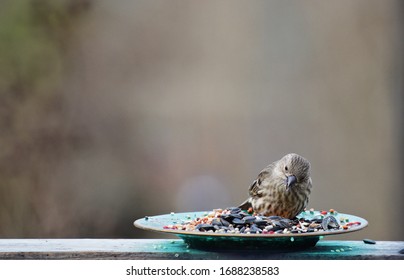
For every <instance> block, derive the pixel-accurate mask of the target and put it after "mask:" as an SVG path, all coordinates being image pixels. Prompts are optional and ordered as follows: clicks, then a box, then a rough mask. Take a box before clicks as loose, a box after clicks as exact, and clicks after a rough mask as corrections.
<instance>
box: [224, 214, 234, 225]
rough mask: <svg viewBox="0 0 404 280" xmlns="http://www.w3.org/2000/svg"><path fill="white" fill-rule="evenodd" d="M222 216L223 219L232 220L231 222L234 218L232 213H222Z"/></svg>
mask: <svg viewBox="0 0 404 280" xmlns="http://www.w3.org/2000/svg"><path fill="white" fill-rule="evenodd" d="M221 218H222V219H223V220H226V221H227V222H230V223H231V221H232V220H233V219H234V218H233V217H232V216H230V214H229V215H222V216H221Z"/></svg>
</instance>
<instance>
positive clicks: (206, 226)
mask: <svg viewBox="0 0 404 280" xmlns="http://www.w3.org/2000/svg"><path fill="white" fill-rule="evenodd" d="M196 229H197V230H199V231H208V230H214V229H215V228H214V227H213V226H212V225H209V224H199V225H197V226H196Z"/></svg>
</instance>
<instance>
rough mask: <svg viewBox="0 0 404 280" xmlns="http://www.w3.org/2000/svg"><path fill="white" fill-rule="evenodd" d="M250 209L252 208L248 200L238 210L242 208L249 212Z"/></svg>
mask: <svg viewBox="0 0 404 280" xmlns="http://www.w3.org/2000/svg"><path fill="white" fill-rule="evenodd" d="M250 207H252V204H251V202H250V199H247V200H246V201H244V202H243V203H241V204H240V205H239V206H238V208H240V209H241V210H248V209H249V208H250Z"/></svg>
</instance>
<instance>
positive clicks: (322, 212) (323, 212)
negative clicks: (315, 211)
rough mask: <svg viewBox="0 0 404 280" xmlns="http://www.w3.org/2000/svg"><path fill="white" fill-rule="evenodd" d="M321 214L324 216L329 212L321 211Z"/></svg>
mask: <svg viewBox="0 0 404 280" xmlns="http://www.w3.org/2000/svg"><path fill="white" fill-rule="evenodd" d="M320 213H321V214H322V215H327V213H328V212H327V211H321V212H320Z"/></svg>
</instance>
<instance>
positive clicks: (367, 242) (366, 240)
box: [363, 238, 376, 244]
mask: <svg viewBox="0 0 404 280" xmlns="http://www.w3.org/2000/svg"><path fill="white" fill-rule="evenodd" d="M363 242H365V243H366V244H376V241H374V240H372V239H367V238H365V239H363Z"/></svg>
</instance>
